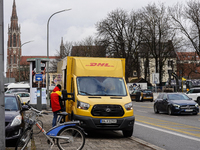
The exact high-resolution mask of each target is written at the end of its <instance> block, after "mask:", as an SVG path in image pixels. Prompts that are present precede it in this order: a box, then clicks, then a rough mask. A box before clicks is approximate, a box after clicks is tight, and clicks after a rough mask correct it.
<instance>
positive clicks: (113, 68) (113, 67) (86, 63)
mask: <svg viewBox="0 0 200 150" xmlns="http://www.w3.org/2000/svg"><path fill="white" fill-rule="evenodd" d="M72 59H74V62H73V63H72V65H74V66H76V67H73V74H75V75H76V76H88V75H89V76H107V77H109V76H110V77H123V75H124V73H123V63H122V61H123V59H119V58H118V59H117V58H115V59H114V58H113V59H112V58H110V59H108V58H92V57H90V58H88V57H72ZM68 65H69V64H68Z"/></svg>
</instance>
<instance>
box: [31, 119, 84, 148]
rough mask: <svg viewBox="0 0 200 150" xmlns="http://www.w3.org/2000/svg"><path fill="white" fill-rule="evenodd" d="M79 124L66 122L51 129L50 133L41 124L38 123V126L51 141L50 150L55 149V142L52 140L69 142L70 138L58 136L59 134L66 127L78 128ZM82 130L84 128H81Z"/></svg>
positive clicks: (77, 122)
mask: <svg viewBox="0 0 200 150" xmlns="http://www.w3.org/2000/svg"><path fill="white" fill-rule="evenodd" d="M77 124H79V121H70V122H65V123H62V124H58V125H57V126H55V127H53V128H51V129H50V130H49V131H47V132H46V131H45V129H44V128H43V127H42V126H41V125H40V124H39V122H38V121H37V122H36V124H35V125H36V126H37V127H38V128H39V129H40V130H41V131H42V133H43V134H44V135H45V137H46V138H47V139H48V140H49V141H50V145H51V146H50V149H52V148H53V146H54V142H53V140H52V139H58V138H59V139H66V140H69V138H68V137H63V136H57V135H58V133H59V132H60V131H61V130H62V129H63V128H65V127H69V126H77ZM77 127H78V128H80V127H79V126H77ZM80 129H81V130H82V128H80Z"/></svg>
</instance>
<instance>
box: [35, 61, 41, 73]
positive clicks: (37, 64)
mask: <svg viewBox="0 0 200 150" xmlns="http://www.w3.org/2000/svg"><path fill="white" fill-rule="evenodd" d="M35 64H36V73H41V59H40V58H36V59H35Z"/></svg>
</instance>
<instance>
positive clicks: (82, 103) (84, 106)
mask: <svg viewBox="0 0 200 150" xmlns="http://www.w3.org/2000/svg"><path fill="white" fill-rule="evenodd" d="M89 107H90V104H88V103H84V102H81V101H78V100H77V108H79V109H84V110H88V108H89Z"/></svg>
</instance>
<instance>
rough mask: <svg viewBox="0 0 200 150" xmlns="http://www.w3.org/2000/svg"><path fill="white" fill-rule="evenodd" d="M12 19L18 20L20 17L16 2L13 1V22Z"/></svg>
mask: <svg viewBox="0 0 200 150" xmlns="http://www.w3.org/2000/svg"><path fill="white" fill-rule="evenodd" d="M12 19H18V17H17V11H16V4H15V0H13V8H12V16H11V20H12Z"/></svg>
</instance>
